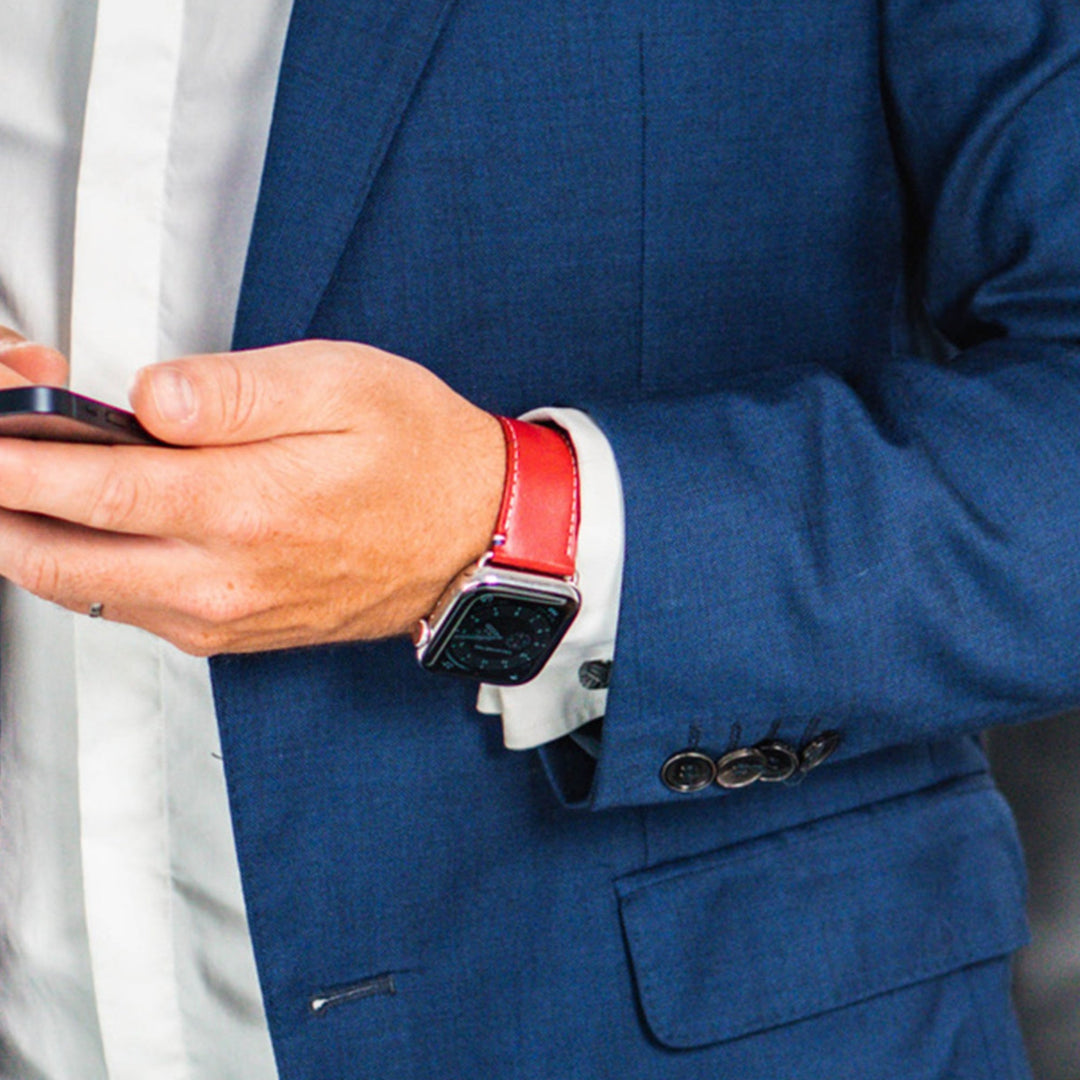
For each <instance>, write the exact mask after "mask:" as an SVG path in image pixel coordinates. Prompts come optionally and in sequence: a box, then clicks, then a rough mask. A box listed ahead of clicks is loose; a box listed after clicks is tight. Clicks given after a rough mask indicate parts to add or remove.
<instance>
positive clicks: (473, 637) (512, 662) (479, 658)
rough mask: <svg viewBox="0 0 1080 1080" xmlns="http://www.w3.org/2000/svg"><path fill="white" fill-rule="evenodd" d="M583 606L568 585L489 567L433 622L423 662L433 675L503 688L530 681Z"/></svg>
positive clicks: (466, 584)
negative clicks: (439, 618) (472, 680)
mask: <svg viewBox="0 0 1080 1080" xmlns="http://www.w3.org/2000/svg"><path fill="white" fill-rule="evenodd" d="M515 579H518V580H515ZM578 606H579V598H578V593H577V590H576V589H575V588H574V586H573V585H571V584H570V583H569V582H562V581H557V580H553V581H551V582H550V584H548V583H546V582H545V583H542V584H537V582H536V579H535V577H533V576H526V575H522V574H515V573H513V572H512V571H505V570H498V569H493V568H490V567H488V568H486V572H484V571H481V572H479V573H477V574H476V576H475V577H474V579H473V580H471V581H468V582H466V583H464V584H463V586H462V588H461V591H460V592H459V593H457V595H456V598H455V602H454V604H453V605H452V607H451V608H450V609H449V610H447V611H446V612H445V614H444V617H443V618H442V619H441V620H438V619H436V620H435V621H434V622H433V624H432V627H431V629H430V631H429V636H428V639H427V641H426V642H424V648H423V653H422V659H421V662H422V664H423V665H424V667H426V668H428V669H429V670H431V671H442V672H446V673H447V674H450V675H463V676H466V677H468V678H474V679H481V680H482V681H484V682H488V683H494V684H498V685H504V686H513V685H517V684H519V683H524V682H528V681H529V679H531V678H533V677H534V676H535V675H536V674H537V673H538V672H539V671H540V668H541V667H542V666H543V664H544V661H545V660H546V659H547V658H548V657H549V656H550V655H551V653H552V651H553V650H554V648H555V646H556V645H557V644H558V643H559V641H560V639H561V638H562V636H563V634H564V633H565V632H566V630H567V628H568V627H569V625H570V623H571V622H572V621H573V619H574V616H575V615H576V614H577V610H578Z"/></svg>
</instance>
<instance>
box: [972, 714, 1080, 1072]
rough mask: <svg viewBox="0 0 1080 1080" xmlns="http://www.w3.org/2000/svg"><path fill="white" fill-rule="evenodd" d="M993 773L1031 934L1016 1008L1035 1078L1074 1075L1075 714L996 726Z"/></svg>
mask: <svg viewBox="0 0 1080 1080" xmlns="http://www.w3.org/2000/svg"><path fill="white" fill-rule="evenodd" d="M987 744H988V748H989V751H990V759H991V761H992V763H993V767H994V774H995V776H996V777H997V779H998V783H999V784H1000V785H1001V788H1002V790H1003V791H1004V792H1005V795H1006V797H1007V798H1008V800H1009V802H1010V803H1011V804H1012V808H1013V811H1014V812H1015V814H1016V818H1017V822H1018V823H1019V826H1020V834H1021V836H1022V838H1023V841H1024V848H1025V851H1026V853H1027V864H1028V872H1029V874H1030V876H1031V895H1030V899H1029V904H1028V910H1029V914H1030V917H1031V926H1032V934H1033V939H1032V942H1031V944H1030V945H1029V946H1028V947H1027V948H1026V949H1024V950H1023V951H1022V952H1021V953H1020V955H1019V956H1018V958H1017V963H1016V969H1015V972H1016V974H1015V983H1016V1005H1017V1010H1018V1012H1019V1014H1020V1023H1021V1025H1022V1027H1023V1029H1024V1037H1025V1040H1026V1042H1027V1047H1028V1052H1029V1054H1030V1055H1031V1063H1032V1069H1033V1071H1034V1073H1035V1077H1036V1080H1080V714H1074V715H1069V716H1062V717H1055V718H1054V719H1052V720H1041V721H1039V722H1037V723H1034V724H1026V725H1023V726H1019V727H1010V728H999V729H996V730H994V731H992V732H991V733H990V735H989V736H988V739H987Z"/></svg>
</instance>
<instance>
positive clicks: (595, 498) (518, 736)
mask: <svg viewBox="0 0 1080 1080" xmlns="http://www.w3.org/2000/svg"><path fill="white" fill-rule="evenodd" d="M522 419H523V420H533V421H540V420H546V421H549V422H550V423H553V424H556V425H557V426H559V427H560V428H562V429H563V430H564V431H566V432H567V434H568V435H569V436H570V439H571V441H572V442H573V444H574V453H575V454H576V456H577V465H578V474H579V477H580V484H581V508H580V509H581V523H580V526H579V528H578V550H577V574H578V588H579V589H580V591H581V609H580V610H579V611H578V614H577V618H576V619H575V620H574V622H573V624H572V625H571V627H570V629H569V630H568V631H567V634H566V637H564V638H563V640H562V641H561V642H560V643H559V647H558V648H557V649H556V650H555V652H554V653H552V655H551V657H550V658H549V659H548V662H547V663H546V664H545V665H544V668H543V670H542V671H541V672H540V674H539V675H537V676H536V678H535V679H532V680H530V681H529V682H527V683H525V684H524V685H523V686H491V685H489V684H487V683H484V684H483V685H481V687H480V693H479V695H478V697H477V701H476V707H477V709H478V710H479V711H480V712H482V713H491V714H498V715H501V716H502V724H503V742H504V743H505V744H506V746H507V748H508V749H510V750H528V749H531V748H532V747H535V746H540V745H542V744H543V743H547V742H551V741H553V740H554V739H558V738H561V737H562V736H564V735H568V734H570V732H572V731H575V730H576V729H577V728H579V727H581V726H582V724H587V723H588V722H589V721H590V720H595V719H597V718H598V717H600V716H603V715H604V710H605V709H606V707H607V688H606V686H603V687H599V688H596V689H589V688H588V687H587V686H586V685H584V684H583V683H582V679H581V674H580V672H581V667H582V665H583V664H587V663H590V662H593V661H598V662H602V663H603V662H606V663H608V664H610V663H611V661H612V659H613V657H614V654H615V631H616V627H617V625H618V621H619V594H620V591H621V589H622V573H623V546H624V535H623V498H622V482H621V481H620V479H619V469H618V466H617V465H616V464H615V455H614V454H613V453H612V452H611V447H610V445H609V444H608V441H607V439H606V438H605V436H604V434H603V432H601V430H600V429H599V428H598V427H597V426H596V424H595V423H593V421H592V420H590V419H589V417H588V416H586V415H585V413H583V412H580V411H579V410H577V409H534V410H533V411H532V412H529V413H526V414H525V415H524V416H523V417H522ZM587 681H595V680H587Z"/></svg>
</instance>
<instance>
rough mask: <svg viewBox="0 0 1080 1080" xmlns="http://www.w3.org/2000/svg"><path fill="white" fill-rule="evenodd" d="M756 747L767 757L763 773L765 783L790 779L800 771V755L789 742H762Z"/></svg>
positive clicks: (762, 777)
mask: <svg viewBox="0 0 1080 1080" xmlns="http://www.w3.org/2000/svg"><path fill="white" fill-rule="evenodd" d="M755 749H756V750H758V751H760V752H761V754H762V755H763V756H764V758H765V771H764V772H763V773H762V774H761V779H762V780H763V781H765V783H771V784H775V783H777V782H778V781H780V780H788V779H790V778H791V777H792V776H794V775H795V773H796V772H797V771H798V768H799V764H800V762H799V755H798V754H797V753H796V752H795V751H794V750H793V749H792V748H791V747H790V746H788V744H787V743H782V742H760V743H758V744H757V746H756V747H755Z"/></svg>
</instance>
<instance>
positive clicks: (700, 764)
mask: <svg viewBox="0 0 1080 1080" xmlns="http://www.w3.org/2000/svg"><path fill="white" fill-rule="evenodd" d="M715 778H716V763H715V762H714V761H713V759H712V758H711V757H709V755H708V754H703V753H702V752H701V751H700V750H680V751H679V752H678V753H677V754H672V755H671V757H669V758H668V759H667V761H665V762H664V767H663V768H662V769H661V770H660V779H661V780H663V781H664V786H665V787H667V788H670V789H671V790H672V791H678V792H679V793H680V794H683V795H686V794H689V793H690V792H691V791H702V790H703V789H705V788H707V787H708V786H709V785H710V784H711V783H712V782H713V780H714V779H715Z"/></svg>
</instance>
